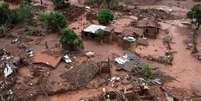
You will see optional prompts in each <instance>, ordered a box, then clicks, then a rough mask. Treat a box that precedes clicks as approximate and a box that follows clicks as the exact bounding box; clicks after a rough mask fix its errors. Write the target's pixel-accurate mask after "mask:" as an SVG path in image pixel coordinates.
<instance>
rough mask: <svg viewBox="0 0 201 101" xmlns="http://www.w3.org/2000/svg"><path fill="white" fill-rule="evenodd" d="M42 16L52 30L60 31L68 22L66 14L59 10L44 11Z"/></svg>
mask: <svg viewBox="0 0 201 101" xmlns="http://www.w3.org/2000/svg"><path fill="white" fill-rule="evenodd" d="M41 18H42V20H43V21H44V22H45V24H46V25H47V26H48V28H49V29H51V30H52V31H60V30H61V29H63V28H65V27H66V26H67V24H68V21H67V20H66V19H65V17H64V15H63V14H61V13H59V12H50V13H49V12H43V13H42V14H41Z"/></svg>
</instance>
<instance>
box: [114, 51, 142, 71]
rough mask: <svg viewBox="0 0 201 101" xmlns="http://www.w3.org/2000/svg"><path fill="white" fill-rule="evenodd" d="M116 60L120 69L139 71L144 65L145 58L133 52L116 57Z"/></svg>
mask: <svg viewBox="0 0 201 101" xmlns="http://www.w3.org/2000/svg"><path fill="white" fill-rule="evenodd" d="M115 62H116V63H118V64H117V66H118V69H123V70H126V71H128V72H138V71H139V70H141V69H142V67H143V66H144V62H143V60H142V59H141V58H140V57H138V56H137V55H135V54H131V53H128V54H126V55H124V56H121V57H117V58H115Z"/></svg>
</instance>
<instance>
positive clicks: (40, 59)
mask: <svg viewBox="0 0 201 101" xmlns="http://www.w3.org/2000/svg"><path fill="white" fill-rule="evenodd" d="M60 60H61V57H59V56H51V55H48V54H42V53H40V54H36V55H34V57H33V62H34V63H43V64H46V65H49V66H51V67H54V68H55V67H56V66H57V65H58V64H59V62H60Z"/></svg>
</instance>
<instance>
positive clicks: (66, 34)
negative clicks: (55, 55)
mask: <svg viewBox="0 0 201 101" xmlns="http://www.w3.org/2000/svg"><path fill="white" fill-rule="evenodd" d="M60 43H61V44H62V47H63V48H64V49H65V50H74V49H77V48H84V45H83V41H82V40H81V39H80V38H79V37H78V36H77V35H76V33H75V32H74V31H73V30H72V29H64V31H62V32H61V36H60Z"/></svg>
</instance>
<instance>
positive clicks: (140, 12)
mask: <svg viewBox="0 0 201 101" xmlns="http://www.w3.org/2000/svg"><path fill="white" fill-rule="evenodd" d="M131 12H132V14H133V15H135V16H137V17H138V18H139V19H142V18H147V17H154V18H159V19H170V18H174V17H173V16H172V15H170V14H168V13H167V12H165V11H163V10H160V9H132V10H131Z"/></svg>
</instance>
